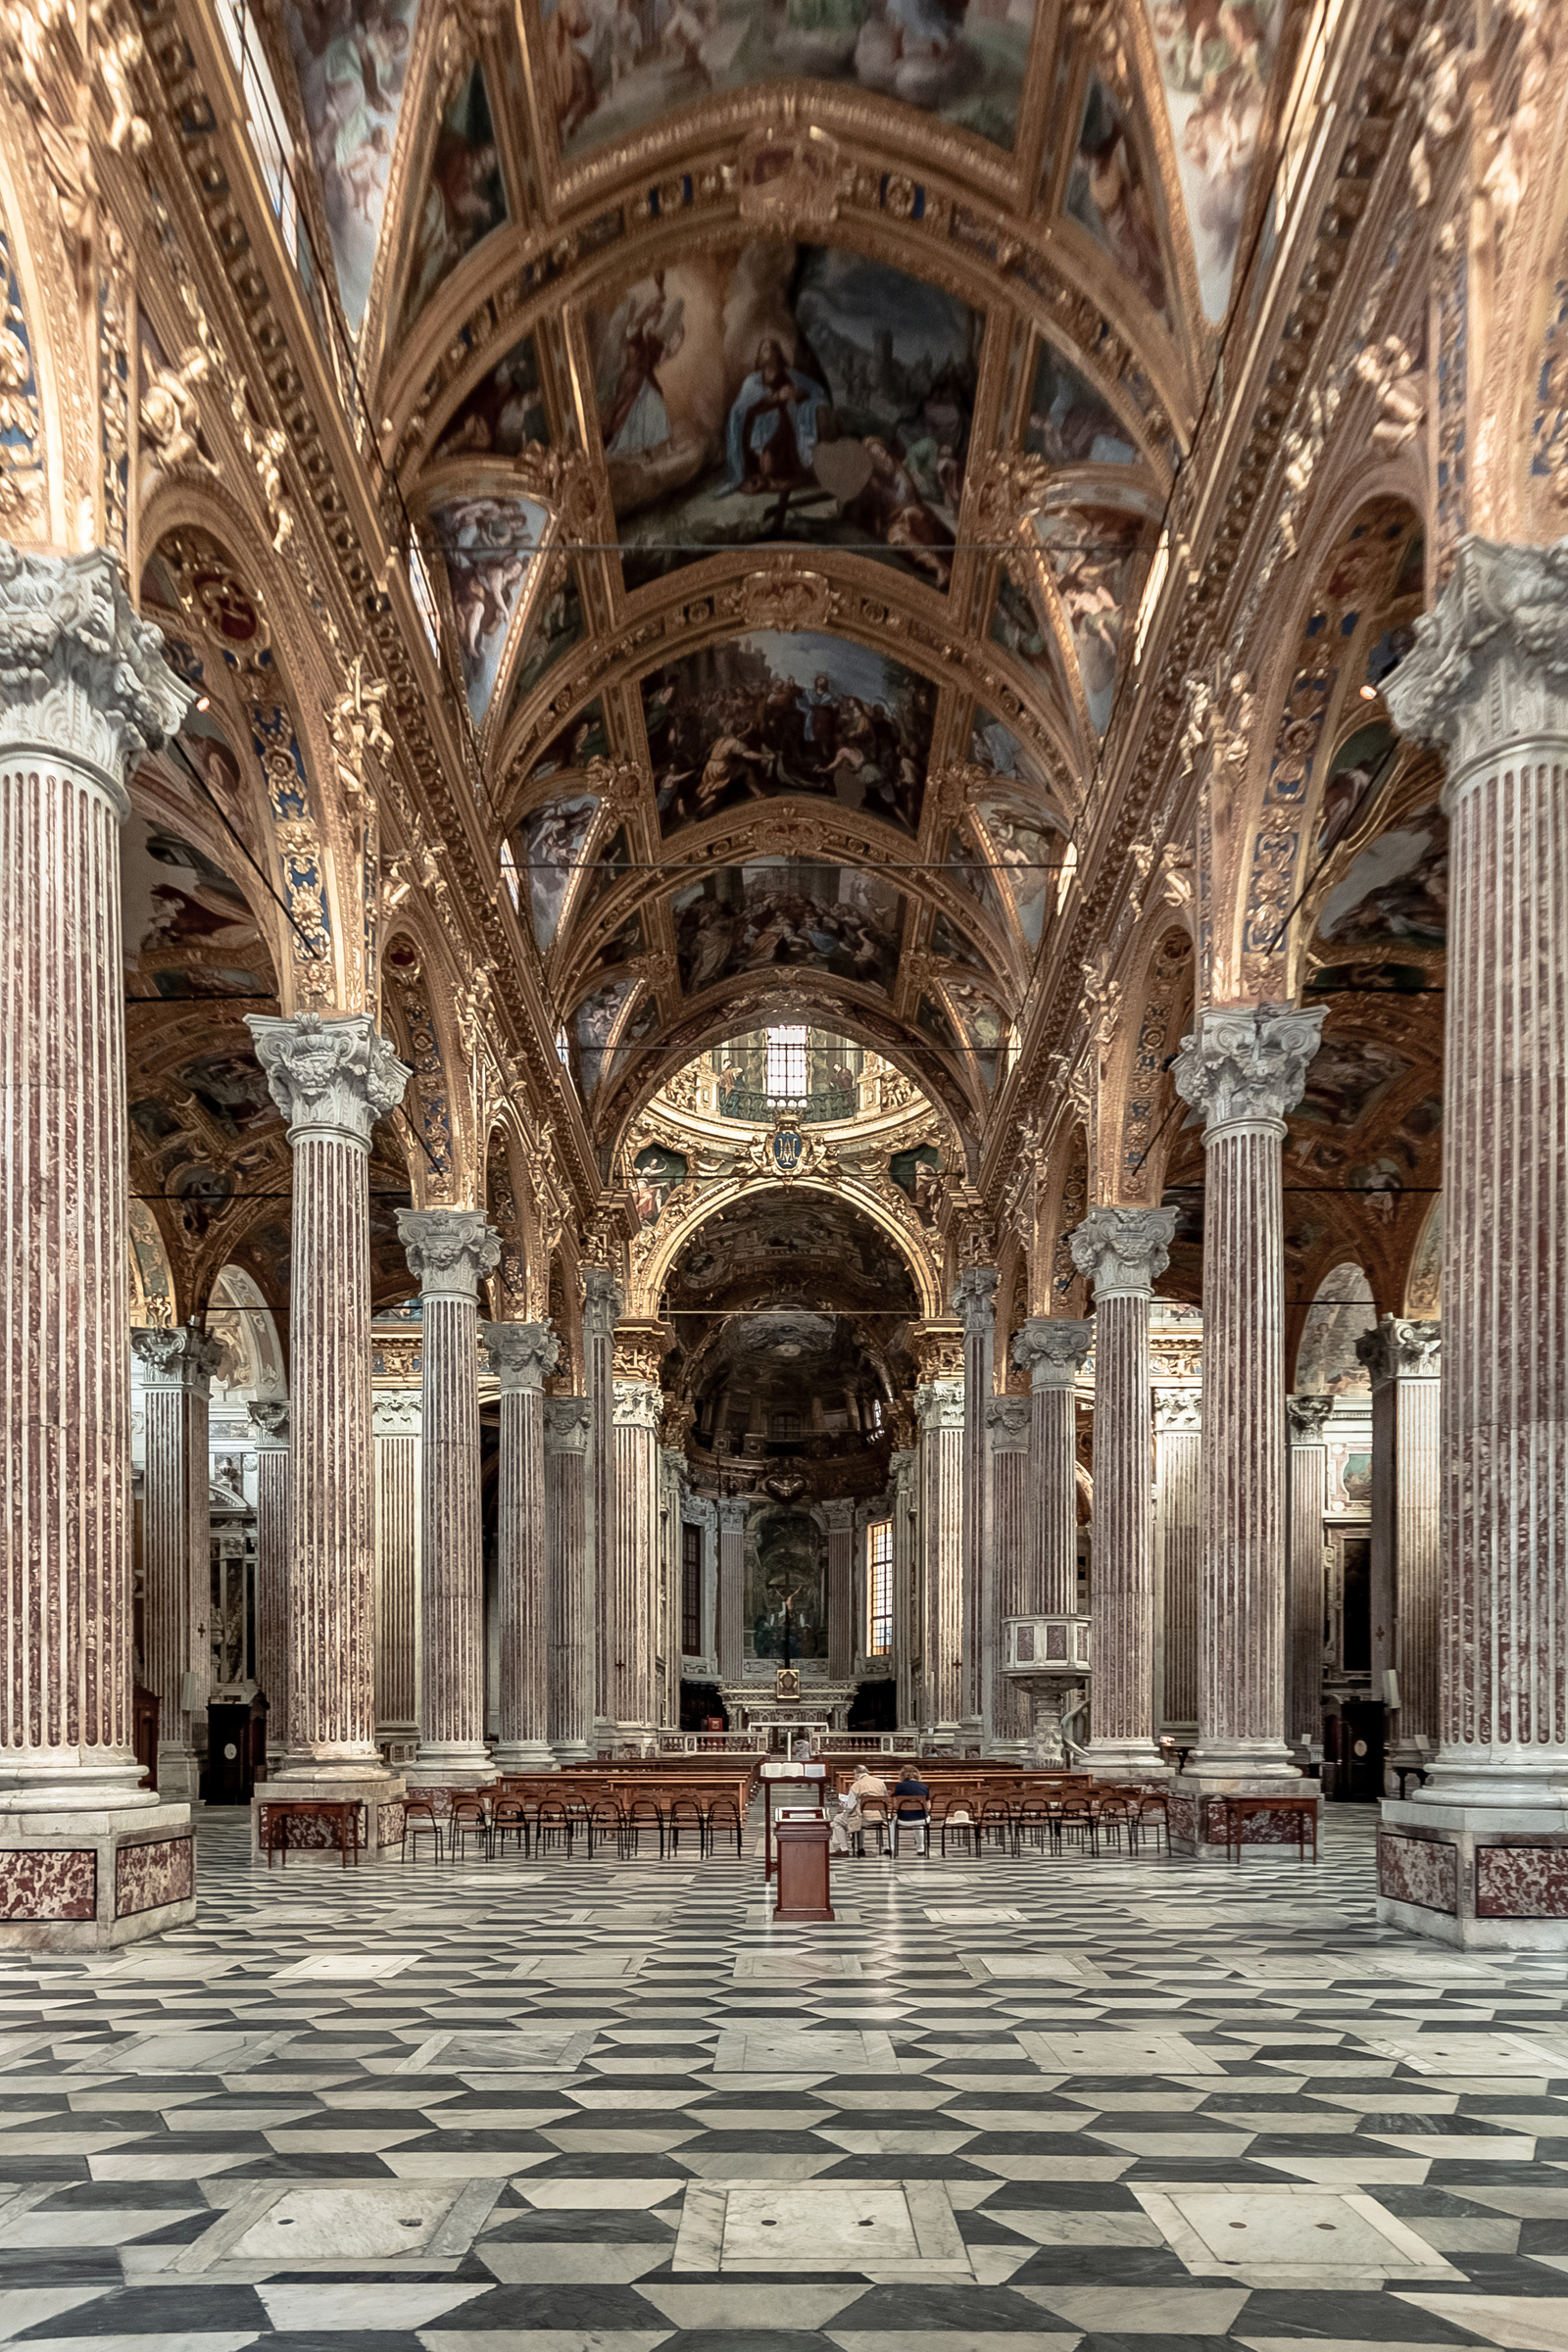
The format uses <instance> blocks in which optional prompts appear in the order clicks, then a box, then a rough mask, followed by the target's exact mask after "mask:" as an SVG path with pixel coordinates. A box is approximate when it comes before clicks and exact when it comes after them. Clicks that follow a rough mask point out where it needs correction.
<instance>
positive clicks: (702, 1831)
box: [665, 1789, 708, 1857]
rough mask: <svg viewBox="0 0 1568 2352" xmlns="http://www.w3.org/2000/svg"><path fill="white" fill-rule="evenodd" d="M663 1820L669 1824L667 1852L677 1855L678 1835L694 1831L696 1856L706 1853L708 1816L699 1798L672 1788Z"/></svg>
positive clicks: (689, 1792) (685, 1791) (678, 1846)
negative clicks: (695, 1834) (682, 1832)
mask: <svg viewBox="0 0 1568 2352" xmlns="http://www.w3.org/2000/svg"><path fill="white" fill-rule="evenodd" d="M665 1818H666V1820H667V1822H668V1824H669V1850H670V1852H671V1854H678V1853H679V1852H680V1834H681V1831H682V1830H685V1831H686V1832H687V1833H688V1834H689V1833H690V1832H691V1831H693V1830H695V1831H696V1833H697V1851H698V1855H699V1857H701V1856H702V1855H703V1854H706V1853H707V1851H708V1815H707V1813H706V1811H705V1809H704V1806H703V1800H702V1798H701V1797H699V1796H697V1795H694V1794H693V1793H692V1792H691V1791H689V1790H687V1789H671V1791H670V1795H669V1801H668V1809H667V1812H666V1815H665Z"/></svg>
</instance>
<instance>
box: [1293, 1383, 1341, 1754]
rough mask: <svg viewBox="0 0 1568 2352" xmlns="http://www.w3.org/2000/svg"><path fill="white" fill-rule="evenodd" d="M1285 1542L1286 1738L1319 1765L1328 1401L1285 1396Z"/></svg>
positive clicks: (1330, 1406)
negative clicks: (1288, 1502) (1287, 1448)
mask: <svg viewBox="0 0 1568 2352" xmlns="http://www.w3.org/2000/svg"><path fill="white" fill-rule="evenodd" d="M1285 1406H1286V1411H1287V1414H1288V1415H1289V1419H1290V1430H1291V1538H1290V1558H1289V1563H1288V1565H1287V1568H1286V1603H1285V1618H1286V1644H1287V1657H1286V1684H1287V1700H1288V1705H1287V1712H1286V1717H1285V1731H1286V1737H1287V1738H1288V1739H1289V1740H1290V1742H1291V1744H1292V1746H1293V1747H1294V1748H1295V1750H1296V1752H1297V1755H1298V1756H1299V1758H1300V1759H1301V1761H1302V1763H1303V1764H1306V1763H1311V1764H1313V1765H1314V1766H1315V1765H1317V1764H1319V1763H1321V1762H1322V1759H1323V1513H1324V1512H1325V1511H1326V1510H1327V1508H1328V1498H1329V1448H1328V1435H1327V1430H1328V1418H1329V1415H1330V1413H1331V1412H1332V1411H1333V1410H1334V1399H1333V1397H1287V1398H1286V1399H1285Z"/></svg>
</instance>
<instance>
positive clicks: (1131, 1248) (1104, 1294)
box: [1068, 1207, 1176, 1302]
mask: <svg viewBox="0 0 1568 2352" xmlns="http://www.w3.org/2000/svg"><path fill="white" fill-rule="evenodd" d="M1175 1230H1176V1211H1175V1210H1174V1209H1173V1208H1104V1207H1102V1208H1092V1209H1091V1210H1090V1211H1089V1213H1088V1215H1087V1216H1086V1217H1085V1218H1084V1221H1083V1223H1082V1224H1081V1225H1080V1226H1079V1227H1078V1228H1077V1229H1076V1231H1075V1232H1074V1233H1072V1234H1071V1235H1069V1237H1068V1246H1069V1248H1070V1249H1071V1250H1072V1262H1073V1264H1074V1265H1075V1266H1076V1267H1077V1269H1078V1271H1079V1273H1080V1274H1087V1275H1088V1276H1089V1278H1090V1280H1091V1281H1092V1282H1093V1283H1094V1286H1095V1299H1096V1301H1097V1302H1098V1301H1099V1300H1100V1299H1118V1298H1120V1299H1147V1298H1149V1297H1150V1296H1151V1294H1152V1290H1153V1286H1154V1283H1155V1281H1156V1280H1157V1279H1158V1277H1159V1276H1160V1275H1161V1274H1163V1273H1164V1271H1165V1268H1166V1267H1167V1266H1168V1265H1169V1263H1170V1240H1171V1235H1172V1234H1173V1233H1174V1232H1175Z"/></svg>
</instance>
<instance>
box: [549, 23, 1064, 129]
mask: <svg viewBox="0 0 1568 2352" xmlns="http://www.w3.org/2000/svg"><path fill="white" fill-rule="evenodd" d="M539 13H540V18H541V20H542V36H541V45H542V50H543V56H544V65H545V74H544V80H545V84H546V88H547V92H548V103H549V106H550V108H551V111H552V113H553V114H554V116H555V121H556V127H557V133H558V136H559V138H560V141H561V148H562V153H563V156H564V158H565V159H566V160H567V161H568V162H571V161H575V160H576V159H577V158H578V157H580V156H583V155H586V154H591V153H593V152H594V150H595V149H597V148H601V147H604V146H607V145H611V144H613V143H615V142H620V141H624V140H626V139H627V138H629V137H630V136H631V135H632V134H633V133H634V132H635V131H638V130H642V129H645V128H646V127H647V126H648V125H649V124H650V123H659V122H662V120H663V119H664V117H665V116H667V115H668V114H669V113H670V112H671V111H672V109H674V108H676V107H679V106H684V105H689V104H691V103H693V102H694V101H697V100H700V99H703V98H707V97H711V96H712V95H713V94H714V93H715V92H717V91H721V90H732V89H739V88H742V87H744V86H746V85H747V84H748V83H750V84H754V85H755V84H757V83H759V82H764V83H765V82H770V81H781V80H790V81H793V80H795V79H797V78H798V77H801V76H809V77H810V78H811V79H813V80H818V81H831V82H841V83H847V84H849V85H850V86H852V87H858V88H859V89H862V90H873V91H877V92H879V93H882V94H884V95H886V96H889V97H892V98H897V99H902V100H903V101H904V103H905V104H906V105H907V106H911V107H917V108H919V109H920V110H921V111H922V112H924V113H929V114H938V115H940V116H941V117H942V118H943V120H944V121H945V122H948V123H954V124H956V126H957V127H959V128H961V129H964V130H969V131H972V132H974V133H975V134H976V136H978V137H980V138H983V139H986V140H989V141H990V142H991V143H992V144H993V145H995V146H999V147H1003V148H1010V147H1011V145H1012V140H1013V133H1014V130H1015V128H1016V125H1017V120H1018V106H1019V101H1020V99H1021V97H1022V95H1023V86H1024V77H1025V73H1026V72H1027V68H1028V62H1029V39H1030V34H1031V32H1032V30H1033V24H1034V14H1035V12H1034V8H1033V6H1032V4H1031V0H967V5H965V0H554V4H552V0H540V10H539Z"/></svg>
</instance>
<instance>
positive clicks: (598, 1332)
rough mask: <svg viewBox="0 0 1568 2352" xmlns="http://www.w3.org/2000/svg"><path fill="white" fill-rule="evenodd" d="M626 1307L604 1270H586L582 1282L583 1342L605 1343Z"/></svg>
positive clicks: (603, 1268) (596, 1267)
mask: <svg viewBox="0 0 1568 2352" xmlns="http://www.w3.org/2000/svg"><path fill="white" fill-rule="evenodd" d="M625 1303H626V1298H625V1293H624V1292H623V1291H622V1290H621V1287H620V1285H619V1283H618V1282H617V1281H616V1280H615V1277H614V1276H613V1274H612V1273H610V1272H609V1270H608V1269H607V1268H606V1267H604V1266H588V1267H587V1268H585V1270H584V1272H583V1278H582V1334H583V1338H584V1339H585V1340H608V1339H610V1338H612V1337H613V1334H614V1329H615V1325H616V1324H617V1323H618V1322H619V1321H620V1317H621V1311H622V1309H623V1308H624V1306H625Z"/></svg>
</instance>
